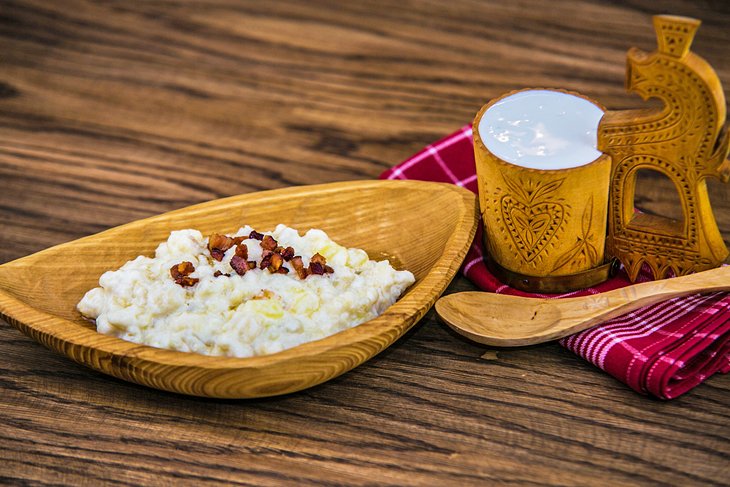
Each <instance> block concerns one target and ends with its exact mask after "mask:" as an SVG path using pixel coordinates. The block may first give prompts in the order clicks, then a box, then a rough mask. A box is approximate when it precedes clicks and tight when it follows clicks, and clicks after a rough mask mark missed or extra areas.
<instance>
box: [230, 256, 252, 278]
mask: <svg viewBox="0 0 730 487" xmlns="http://www.w3.org/2000/svg"><path fill="white" fill-rule="evenodd" d="M231 267H232V268H233V270H234V271H236V274H238V275H239V276H242V275H244V274H245V273H246V271H248V262H246V259H244V258H243V257H241V256H240V255H234V256H233V257H231Z"/></svg>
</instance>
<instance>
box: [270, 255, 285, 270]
mask: <svg viewBox="0 0 730 487" xmlns="http://www.w3.org/2000/svg"><path fill="white" fill-rule="evenodd" d="M270 262H271V263H270V264H269V265H268V267H267V269H268V270H269V272H271V273H272V274H273V273H274V272H276V271H278V270H279V269H282V267H281V265H282V264H283V263H284V258H283V257H282V256H281V255H279V254H271V258H270Z"/></svg>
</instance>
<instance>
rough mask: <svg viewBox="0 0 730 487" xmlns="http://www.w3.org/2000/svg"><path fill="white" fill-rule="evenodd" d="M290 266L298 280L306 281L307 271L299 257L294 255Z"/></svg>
mask: <svg viewBox="0 0 730 487" xmlns="http://www.w3.org/2000/svg"><path fill="white" fill-rule="evenodd" d="M291 266H292V267H293V268H294V270H295V271H296V272H297V275H298V276H299V279H306V278H307V276H308V275H309V271H308V270H307V269H306V268H305V267H304V263H303V262H302V257H301V256H299V255H296V256H294V257H292V259H291Z"/></svg>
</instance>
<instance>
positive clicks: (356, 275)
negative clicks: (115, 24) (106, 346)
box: [77, 225, 415, 357]
mask: <svg viewBox="0 0 730 487" xmlns="http://www.w3.org/2000/svg"><path fill="white" fill-rule="evenodd" d="M251 230H252V228H251V227H249V226H246V227H243V228H241V229H240V230H239V231H238V232H236V234H234V235H233V236H246V237H247V236H248V235H249V234H250V232H251ZM267 233H268V234H270V235H272V236H273V237H274V238H275V239H276V240H277V241H278V243H279V245H281V246H283V247H287V246H291V247H293V248H294V249H295V250H296V253H297V255H300V256H302V260H303V263H304V266H308V265H309V259H310V258H311V257H312V256H313V255H314V254H316V253H319V254H321V255H323V256H324V257H325V258H326V259H327V265H328V266H330V267H331V268H332V269H333V270H334V272H333V273H331V274H324V275H310V276H308V277H307V278H306V279H300V278H299V277H298V276H297V273H296V272H295V271H294V269H293V268H292V267H291V263H290V262H285V263H284V267H286V268H288V269H289V270H290V272H289V273H288V274H272V273H271V272H269V271H268V270H266V269H263V270H261V269H258V268H256V269H255V270H250V271H248V272H246V273H245V274H244V275H243V276H241V275H238V274H237V273H236V272H235V271H234V270H233V269H232V268H231V266H230V260H231V257H233V255H234V253H235V246H234V247H232V248H231V249H229V250H228V251H227V252H226V254H225V256H224V257H223V259H222V260H221V261H220V262H218V261H216V260H214V259H212V258H211V255H210V252H209V251H208V248H207V245H208V239H207V238H204V237H203V235H202V234H201V233H200V232H199V231H197V230H180V231H175V232H172V233H171V234H170V237H169V238H168V239H167V241H166V242H163V243H161V244H160V245H159V246H158V247H157V250H156V251H155V257H154V258H150V257H144V256H139V257H137V258H136V259H134V260H131V261H129V262H127V263H126V264H124V265H123V266H122V267H121V268H120V269H118V270H116V271H108V272H105V273H104V274H103V275H102V276H101V278H99V285H100V286H101V287H97V288H94V289H92V290H91V291H89V292H87V293H86V295H85V296H84V297H83V299H82V300H81V301H80V302H79V304H78V305H77V308H78V310H79V311H80V312H81V313H82V314H83V315H84V316H86V317H88V318H93V319H95V320H96V327H97V331H99V332H100V333H104V334H106V335H112V336H116V337H119V338H122V339H124V340H129V341H132V342H135V343H143V344H147V345H151V346H153V347H158V348H166V349H170V350H178V351H182V352H197V353H202V354H206V355H224V356H231V357H250V356H254V355H265V354H270V353H276V352H279V351H281V350H284V349H287V348H291V347H294V346H296V345H299V344H301V343H304V342H308V341H312V340H318V339H320V338H324V337H327V336H329V335H332V334H335V333H337V332H339V331H342V330H345V329H347V328H351V327H353V326H356V325H358V324H360V323H363V322H365V321H368V320H370V319H372V318H374V317H376V316H378V315H379V314H381V313H383V311H385V309H386V308H387V307H388V306H390V305H392V304H393V303H394V302H395V301H396V299H398V297H399V296H400V295H401V293H402V292H403V291H404V290H405V289H406V288H407V287H408V286H410V285H411V284H413V283H414V282H415V279H414V277H413V274H411V273H410V272H408V271H397V270H395V269H394V268H393V267H391V266H390V264H389V262H388V261H381V262H375V261H373V260H369V259H368V255H367V254H366V253H365V252H364V251H362V250H360V249H348V248H345V247H343V246H341V245H338V244H337V243H335V242H333V241H332V240H330V238H329V237H328V236H327V234H326V233H325V232H323V231H321V230H315V229H313V230H309V231H308V232H307V233H306V234H305V235H304V236H300V235H299V234H298V233H297V231H296V230H294V229H293V228H289V227H287V226H285V225H278V226H277V227H276V229H275V230H274V231H273V232H270V233H269V232H267ZM243 243H244V244H246V246H247V248H248V260H255V261H256V262H260V261H261V253H262V249H261V245H260V242H259V241H258V240H254V239H248V238H247V239H246V240H244V241H243ZM184 261H188V262H191V263H192V264H193V266H194V267H195V272H193V273H192V274H190V277H191V278H197V279H199V281H198V282H197V283H196V284H194V285H192V286H189V287H183V286H181V285H179V284H176V283H175V281H174V280H173V278H172V277H171V274H170V268H171V267H172V266H174V265H176V264H179V263H181V262H184ZM216 271H220V272H221V273H223V274H229V276H226V275H221V276H218V277H215V276H214V273H215V272H216Z"/></svg>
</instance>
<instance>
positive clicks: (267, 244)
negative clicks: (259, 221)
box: [261, 235, 279, 252]
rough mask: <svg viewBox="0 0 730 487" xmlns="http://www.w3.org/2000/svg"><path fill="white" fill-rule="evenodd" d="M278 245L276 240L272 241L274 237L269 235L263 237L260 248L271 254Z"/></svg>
mask: <svg viewBox="0 0 730 487" xmlns="http://www.w3.org/2000/svg"><path fill="white" fill-rule="evenodd" d="M278 246H279V244H278V243H277V241H276V240H274V237H272V236H271V235H264V239H263V240H262V241H261V248H262V249H264V250H271V251H272V252H273V251H274V249H276V247H278Z"/></svg>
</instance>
